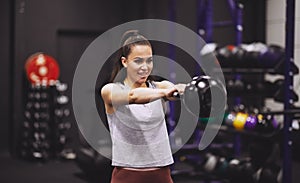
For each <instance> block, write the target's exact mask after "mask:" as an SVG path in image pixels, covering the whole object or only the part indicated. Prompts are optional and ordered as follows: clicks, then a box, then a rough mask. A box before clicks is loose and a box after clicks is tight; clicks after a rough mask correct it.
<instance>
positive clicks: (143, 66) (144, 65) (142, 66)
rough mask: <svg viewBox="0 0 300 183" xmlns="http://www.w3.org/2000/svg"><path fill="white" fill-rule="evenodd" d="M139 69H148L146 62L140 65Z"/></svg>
mask: <svg viewBox="0 0 300 183" xmlns="http://www.w3.org/2000/svg"><path fill="white" fill-rule="evenodd" d="M141 69H142V70H147V69H148V64H147V63H146V62H144V63H143V64H142V65H141Z"/></svg>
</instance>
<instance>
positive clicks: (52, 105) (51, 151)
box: [17, 81, 74, 161]
mask: <svg viewBox="0 0 300 183" xmlns="http://www.w3.org/2000/svg"><path fill="white" fill-rule="evenodd" d="M24 83H26V85H27V86H25V87H26V88H28V90H27V92H25V94H24V99H25V101H24V103H25V109H24V121H23V122H22V124H21V128H20V133H19V134H20V135H19V136H18V141H19V143H18V147H17V148H18V149H19V151H18V152H20V154H19V155H20V157H21V158H23V159H29V160H42V161H46V160H49V159H52V158H64V159H67V158H72V157H71V155H72V156H74V155H73V154H70V153H72V150H71V149H68V142H69V141H70V140H71V139H70V137H69V136H68V135H67V131H68V130H69V129H70V128H71V124H70V122H68V116H69V115H70V110H69V109H68V108H67V107H66V104H67V103H68V97H67V96H66V95H65V91H66V89H67V85H66V84H65V83H60V82H59V81H56V82H55V83H54V84H50V85H47V84H29V83H28V82H24ZM27 83H28V84H27Z"/></svg>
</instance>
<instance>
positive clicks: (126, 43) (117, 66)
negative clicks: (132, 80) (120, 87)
mask: <svg viewBox="0 0 300 183" xmlns="http://www.w3.org/2000/svg"><path fill="white" fill-rule="evenodd" d="M136 45H146V46H149V47H151V49H152V46H151V44H150V42H149V41H148V40H147V39H146V38H145V37H144V36H142V35H141V34H139V32H138V31H137V30H129V31H126V32H125V33H124V34H123V36H122V39H121V44H120V48H119V50H118V51H117V52H118V53H117V54H116V55H117V56H116V58H115V63H114V66H113V70H112V74H111V77H110V82H114V81H115V80H116V81H122V80H124V79H125V73H124V72H122V68H123V65H122V63H121V57H125V58H127V57H128V55H129V54H130V53H131V51H132V47H133V46H136ZM123 70H124V69H123ZM119 72H121V73H119ZM117 75H118V77H117ZM116 77H117V78H116Z"/></svg>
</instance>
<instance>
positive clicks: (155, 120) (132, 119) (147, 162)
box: [107, 83, 174, 168]
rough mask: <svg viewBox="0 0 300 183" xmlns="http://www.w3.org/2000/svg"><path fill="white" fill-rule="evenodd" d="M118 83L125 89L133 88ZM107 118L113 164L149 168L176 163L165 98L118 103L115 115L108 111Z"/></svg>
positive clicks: (151, 85)
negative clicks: (170, 139)
mask: <svg viewBox="0 0 300 183" xmlns="http://www.w3.org/2000/svg"><path fill="white" fill-rule="evenodd" d="M117 84H119V85H120V86H121V88H122V89H124V90H125V89H129V87H127V86H125V85H123V84H121V83H117ZM149 85H150V86H149V87H152V88H154V87H155V86H154V85H153V84H149ZM107 120H108V125H109V129H110V134H111V138H112V165H113V166H121V167H133V168H146V167H161V166H167V165H170V164H172V163H173V162H174V161H173V157H172V152H171V148H170V143H169V137H168V132H167V126H166V121H165V114H164V110H163V105H162V100H155V101H152V102H149V103H147V104H129V105H122V106H118V107H117V108H116V110H115V112H114V113H113V114H107Z"/></svg>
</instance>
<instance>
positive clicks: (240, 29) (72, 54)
mask: <svg viewBox="0 0 300 183" xmlns="http://www.w3.org/2000/svg"><path fill="white" fill-rule="evenodd" d="M294 2H295V1H292V0H286V1H284V0H189V1H183V0H165V1H158V0H144V1H139V0H123V1H117V0H110V1H104V0H87V1H83V0H52V1H45V0H1V1H0V22H1V27H0V40H1V42H0V47H1V49H0V57H1V67H0V80H1V82H0V83H1V84H2V87H1V98H0V107H1V109H0V115H1V116H0V119H1V120H0V123H1V128H0V160H1V165H0V167H1V173H0V181H1V182H3V183H4V182H5V183H6V182H10V183H11V182H13V183H18V182H30V183H35V182H45V183H46V182H57V183H64V182H73V183H84V182H99V183H101V182H109V178H110V172H111V167H110V166H109V164H110V162H109V160H107V159H105V158H104V157H102V156H101V155H99V154H98V153H97V152H96V151H94V150H93V149H92V148H90V147H89V145H88V144H87V143H86V142H85V140H84V138H82V135H81V134H80V132H79V131H78V127H77V124H76V122H75V118H74V114H73V111H72V102H71V96H72V91H71V88H72V81H73V75H74V71H75V69H76V66H77V63H78V61H79V59H80V57H81V55H82V53H83V52H84V50H85V49H86V48H87V46H88V45H89V44H90V43H91V42H92V41H93V40H94V39H96V38H97V37H98V36H100V35H101V34H102V33H103V32H105V31H107V30H109V29H110V28H113V27H115V26H118V25H120V24H122V23H126V22H128V21H133V20H140V19H163V20H170V21H174V22H177V23H179V24H181V25H184V26H186V27H188V28H190V29H191V30H193V31H194V32H195V33H197V34H199V35H200V36H201V37H202V38H203V39H204V40H206V42H207V43H209V45H210V46H211V47H210V48H211V49H210V50H211V52H210V53H213V54H215V55H216V56H217V58H218V60H219V62H220V65H221V68H222V70H223V73H224V76H225V83H226V89H227V94H228V101H227V106H226V112H225V116H224V122H223V124H222V126H221V130H220V131H219V133H218V135H217V137H216V138H215V140H214V142H213V143H212V145H211V146H209V147H208V148H207V149H206V150H204V151H198V150H197V148H195V146H193V145H195V144H197V143H198V142H199V139H201V134H202V132H203V129H204V128H205V125H206V122H207V119H205V117H206V116H200V117H199V125H198V126H197V129H196V130H195V132H194V134H193V135H192V137H191V139H189V141H188V145H189V146H186V148H185V147H183V148H182V150H180V151H179V152H178V153H176V154H175V155H174V158H175V164H174V166H173V167H172V176H173V177H174V181H175V182H176V183H177V182H178V183H179V182H187V183H188V182H220V183H221V182H241V181H244V182H263V183H269V182H270V183H273V182H274V183H276V182H284V183H291V182H293V183H296V182H297V180H299V173H300V172H299V170H300V164H299V157H298V155H299V150H300V136H299V128H300V127H299V119H300V118H299V116H300V110H299V107H300V102H299V98H298V96H299V93H300V80H299V74H298V73H299V69H298V68H299V65H300V61H299V57H300V55H299V53H300V45H299V44H300V40H299V34H298V32H299V28H300V27H299V23H300V13H299V12H300V4H299V3H296V4H295V3H294ZM171 31H172V30H170V33H171ZM155 51H156V52H157V53H159V54H160V55H165V56H169V57H170V55H171V56H172V57H173V59H174V60H179V61H178V62H179V63H181V64H182V65H183V66H184V67H186V69H187V70H189V69H192V68H193V65H189V64H186V63H184V62H183V60H188V59H190V57H188V56H187V55H186V53H184V52H183V51H181V50H179V49H177V48H173V47H170V45H165V44H159V43H157V48H156V50H155ZM290 58H294V59H292V60H291V59H290ZM36 63H39V64H40V66H39V67H38V68H36V65H34V64H36ZM37 65H38V64H37ZM108 67H109V66H108ZM32 73H34V74H35V75H32ZM109 74H110V73H109V72H105V71H101V73H100V74H99V78H100V79H101V77H103V78H107V77H108V76H109ZM46 76H47V79H46V81H45V82H43V80H42V79H43V78H45V77H46ZM40 79H41V80H40ZM100 83H101V82H100ZM101 84H103V83H101ZM202 94H203V93H202ZM203 95H204V94H203ZM201 105H204V106H203V108H206V107H207V106H209V105H210V101H205V102H203V103H202V104H201ZM99 108H100V113H101V111H102V112H103V105H101V102H100V103H99ZM172 115H173V116H172ZM167 118H168V119H169V120H168V121H169V122H168V125H169V129H170V130H171V129H172V128H174V124H173V123H172V122H173V121H174V119H177V117H176V116H174V114H172V113H171V114H168V116H167ZM251 120H252V121H254V122H252V123H253V125H252V126H251V124H250V125H249V124H248V123H251ZM170 121H171V122H170ZM175 122H176V120H175ZM247 124H248V126H247ZM171 140H172V139H171ZM173 140H174V142H175V144H176V143H180V139H173ZM103 143H105V142H103Z"/></svg>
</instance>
